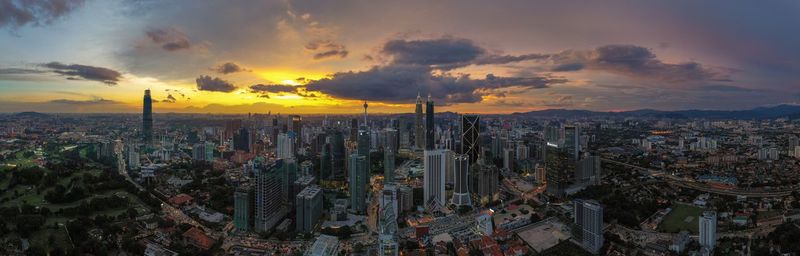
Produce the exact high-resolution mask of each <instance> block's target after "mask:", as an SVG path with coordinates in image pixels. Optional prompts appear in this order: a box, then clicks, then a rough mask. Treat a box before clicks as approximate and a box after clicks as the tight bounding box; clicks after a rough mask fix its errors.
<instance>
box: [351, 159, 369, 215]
mask: <svg viewBox="0 0 800 256" xmlns="http://www.w3.org/2000/svg"><path fill="white" fill-rule="evenodd" d="M348 167H349V170H348V174H349V175H350V182H349V183H348V184H347V185H348V186H349V187H350V207H351V210H352V211H353V212H355V213H358V214H363V213H366V212H367V194H366V193H367V181H368V179H369V178H368V175H369V171H368V170H367V158H366V157H365V156H362V155H359V154H352V155H350V163H349V165H348Z"/></svg>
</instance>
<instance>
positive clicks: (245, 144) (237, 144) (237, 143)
mask: <svg viewBox="0 0 800 256" xmlns="http://www.w3.org/2000/svg"><path fill="white" fill-rule="evenodd" d="M251 146H252V145H251V141H250V131H249V130H247V128H245V127H241V128H239V130H237V131H236V133H234V135H233V149H234V150H241V151H244V152H250V150H251Z"/></svg>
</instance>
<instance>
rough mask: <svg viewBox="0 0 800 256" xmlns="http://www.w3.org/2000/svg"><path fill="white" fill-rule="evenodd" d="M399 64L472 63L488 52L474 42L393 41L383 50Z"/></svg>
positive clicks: (461, 40) (447, 39) (459, 39)
mask: <svg viewBox="0 0 800 256" xmlns="http://www.w3.org/2000/svg"><path fill="white" fill-rule="evenodd" d="M381 52H382V53H383V54H386V55H388V56H391V57H392V61H393V62H394V63H398V64H420V65H451V64H458V63H466V62H470V61H472V60H474V59H476V58H478V56H480V55H482V54H485V53H486V50H484V49H483V48H481V47H479V46H477V45H475V43H474V42H472V40H469V39H461V38H439V39H432V40H400V39H398V40H391V41H388V42H386V44H384V45H383V49H381Z"/></svg>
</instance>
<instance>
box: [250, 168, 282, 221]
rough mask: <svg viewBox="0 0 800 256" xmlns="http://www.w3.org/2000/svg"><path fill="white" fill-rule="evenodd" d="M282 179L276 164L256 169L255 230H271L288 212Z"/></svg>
mask: <svg viewBox="0 0 800 256" xmlns="http://www.w3.org/2000/svg"><path fill="white" fill-rule="evenodd" d="M281 181H282V177H281V171H280V169H279V168H278V167H277V166H275V164H271V165H268V166H266V167H259V168H258V169H257V170H256V195H255V196H256V212H255V216H254V217H255V227H254V230H255V231H257V232H260V231H267V230H270V229H271V228H272V227H274V226H275V225H276V224H277V223H278V221H280V220H281V218H283V216H284V215H285V214H286V210H285V208H284V206H283V198H282V195H283V193H282V190H281Z"/></svg>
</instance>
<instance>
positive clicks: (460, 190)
mask: <svg viewBox="0 0 800 256" xmlns="http://www.w3.org/2000/svg"><path fill="white" fill-rule="evenodd" d="M453 170H454V174H455V175H454V176H455V183H454V184H453V204H455V205H457V206H461V205H472V200H471V198H470V195H469V155H466V154H463V155H462V154H459V155H455V157H453Z"/></svg>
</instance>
